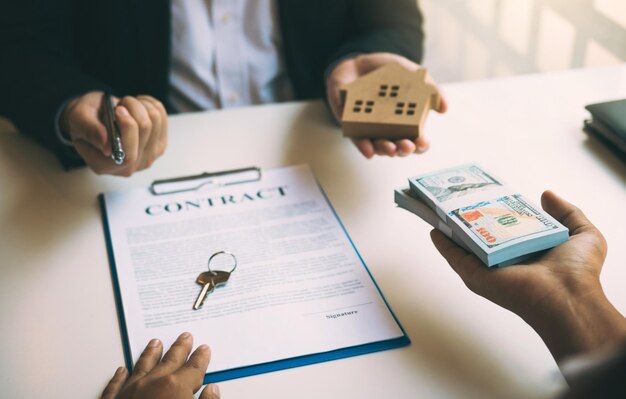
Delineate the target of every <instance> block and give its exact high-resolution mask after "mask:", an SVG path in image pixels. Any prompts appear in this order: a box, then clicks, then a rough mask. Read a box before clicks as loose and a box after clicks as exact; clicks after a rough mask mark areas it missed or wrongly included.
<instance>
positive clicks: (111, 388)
mask: <svg viewBox="0 0 626 399" xmlns="http://www.w3.org/2000/svg"><path fill="white" fill-rule="evenodd" d="M127 378H128V370H126V367H118V369H117V370H116V371H115V374H113V378H111V381H109V383H108V384H107V386H106V388H104V391H103V392H102V399H114V398H115V397H116V396H117V394H118V393H119V392H120V390H121V389H122V387H123V386H124V382H126V379H127Z"/></svg>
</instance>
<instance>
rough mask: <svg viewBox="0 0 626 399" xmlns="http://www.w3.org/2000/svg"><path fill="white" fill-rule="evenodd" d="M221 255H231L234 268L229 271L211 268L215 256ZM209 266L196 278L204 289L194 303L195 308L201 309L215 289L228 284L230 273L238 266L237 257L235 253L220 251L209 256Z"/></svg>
mask: <svg viewBox="0 0 626 399" xmlns="http://www.w3.org/2000/svg"><path fill="white" fill-rule="evenodd" d="M220 255H225V256H230V257H232V258H233V262H234V263H233V266H232V268H231V269H230V270H229V271H225V270H211V261H212V260H213V259H214V258H215V257H217V256H220ZM207 267H208V269H209V270H208V271H206V272H202V273H200V275H199V276H198V278H197V279H196V283H198V284H200V285H201V286H202V290H201V291H200V295H198V299H196V302H195V303H194V304H193V310H198V309H200V308H201V307H202V304H203V303H204V300H205V299H206V297H207V296H209V294H210V293H212V292H213V290H215V288H217V287H219V286H221V285H224V284H226V282H228V279H229V278H230V275H231V274H232V273H233V272H234V271H235V269H236V268H237V258H236V257H235V255H233V254H232V253H230V252H228V251H219V252H216V253H214V254H213V255H211V257H210V258H209V262H208V265H207Z"/></svg>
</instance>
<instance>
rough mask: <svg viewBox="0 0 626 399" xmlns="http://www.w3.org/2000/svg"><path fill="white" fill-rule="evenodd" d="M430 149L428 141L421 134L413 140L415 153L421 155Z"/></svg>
mask: <svg viewBox="0 0 626 399" xmlns="http://www.w3.org/2000/svg"><path fill="white" fill-rule="evenodd" d="M428 148H430V141H429V140H428V139H427V138H426V137H425V136H424V135H423V134H422V135H420V136H419V137H418V138H417V139H416V140H415V152H416V153H418V154H422V153H424V152H426V151H428Z"/></svg>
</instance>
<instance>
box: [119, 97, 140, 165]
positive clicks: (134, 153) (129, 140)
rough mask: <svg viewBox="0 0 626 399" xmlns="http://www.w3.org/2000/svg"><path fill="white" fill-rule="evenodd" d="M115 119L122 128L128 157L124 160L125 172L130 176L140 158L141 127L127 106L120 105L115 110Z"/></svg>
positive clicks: (123, 143)
mask: <svg viewBox="0 0 626 399" xmlns="http://www.w3.org/2000/svg"><path fill="white" fill-rule="evenodd" d="M115 118H116V120H117V124H118V126H119V128H120V135H121V136H122V137H121V138H122V147H123V148H124V153H125V154H126V157H125V159H124V165H125V167H124V170H125V171H126V173H127V174H128V175H130V174H132V172H134V170H135V168H136V165H135V164H136V162H137V159H138V157H139V127H138V125H137V122H136V121H135V119H134V118H133V117H132V115H131V114H130V112H129V111H128V109H127V108H126V106H124V105H118V106H117V107H116V108H115Z"/></svg>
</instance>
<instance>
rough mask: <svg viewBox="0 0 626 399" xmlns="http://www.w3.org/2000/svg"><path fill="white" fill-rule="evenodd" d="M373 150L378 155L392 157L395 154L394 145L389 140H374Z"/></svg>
mask: <svg viewBox="0 0 626 399" xmlns="http://www.w3.org/2000/svg"><path fill="white" fill-rule="evenodd" d="M374 150H375V151H376V154H378V155H387V156H390V157H393V156H394V155H396V150H397V149H396V145H395V144H394V143H392V142H391V141H389V140H382V139H379V140H374Z"/></svg>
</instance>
